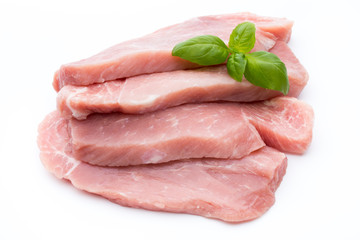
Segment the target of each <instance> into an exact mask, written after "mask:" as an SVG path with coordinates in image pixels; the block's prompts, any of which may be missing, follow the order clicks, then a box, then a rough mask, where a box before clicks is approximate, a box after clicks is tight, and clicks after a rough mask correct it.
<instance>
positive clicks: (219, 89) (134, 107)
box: [57, 41, 309, 120]
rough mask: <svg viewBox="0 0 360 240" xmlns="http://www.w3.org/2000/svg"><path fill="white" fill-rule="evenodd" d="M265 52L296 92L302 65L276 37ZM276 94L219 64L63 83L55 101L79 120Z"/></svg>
mask: <svg viewBox="0 0 360 240" xmlns="http://www.w3.org/2000/svg"><path fill="white" fill-rule="evenodd" d="M270 52H272V53H274V54H275V55H277V56H278V57H279V58H280V59H281V60H282V61H283V62H284V63H285V65H286V68H287V73H288V78H289V85H290V90H289V93H288V95H287V96H290V97H297V96H298V95H299V94H300V93H301V91H302V90H303V88H304V87H305V85H306V83H307V81H308V78H309V77H308V73H307V71H306V70H305V68H304V67H303V66H302V65H301V63H300V62H299V60H298V59H297V58H296V57H295V55H294V54H293V52H292V51H291V49H290V48H289V47H288V46H287V44H286V43H285V42H283V41H278V42H277V43H276V45H275V46H274V47H273V48H272V49H271V50H270ZM279 95H281V92H279V91H273V90H269V89H264V88H261V87H257V86H255V85H253V84H251V83H249V82H248V81H247V80H246V79H245V78H244V79H243V81H242V82H237V81H234V79H232V78H231V77H230V76H229V74H228V73H227V69H226V66H224V65H222V66H215V67H204V68H199V69H195V70H177V71H172V72H162V73H153V74H144V75H140V76H136V77H130V78H127V79H126V80H116V81H108V82H105V83H102V84H93V85H90V86H72V85H68V86H65V87H63V88H62V89H61V90H60V92H59V93H58V97H57V107H58V110H59V111H60V112H61V113H62V115H63V117H65V118H71V117H74V118H77V119H79V120H81V119H86V117H87V116H88V115H89V114H91V113H94V112H95V113H96V112H97V113H111V112H123V113H130V114H141V113H146V112H152V111H156V110H159V109H165V108H168V107H172V106H177V105H181V104H184V103H194V102H196V103H201V102H214V101H232V102H253V101H259V100H266V99H270V98H273V97H276V96H279Z"/></svg>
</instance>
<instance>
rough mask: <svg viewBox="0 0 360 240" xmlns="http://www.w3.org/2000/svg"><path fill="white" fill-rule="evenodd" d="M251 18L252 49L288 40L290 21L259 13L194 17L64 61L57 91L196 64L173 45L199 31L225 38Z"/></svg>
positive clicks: (269, 46)
mask: <svg viewBox="0 0 360 240" xmlns="http://www.w3.org/2000/svg"><path fill="white" fill-rule="evenodd" d="M244 21H250V22H254V23H255V24H256V27H257V31H256V43H255V47H254V50H257V51H258V50H269V49H270V48H271V47H273V46H274V44H275V42H276V40H283V41H288V40H289V38H290V35H291V28H292V24H293V22H292V21H289V20H287V19H284V18H271V17H261V16H257V15H254V14H251V13H237V14H227V15H216V16H205V17H197V18H193V19H191V20H188V21H186V22H183V23H180V24H176V25H173V26H169V27H166V28H163V29H160V30H158V31H156V32H154V33H152V34H149V35H146V36H144V37H141V38H137V39H133V40H130V41H126V42H123V43H120V44H118V45H115V46H113V47H110V48H108V49H106V50H104V51H102V52H100V53H98V54H96V55H94V56H92V57H90V58H87V59H83V60H81V61H78V62H73V63H69V64H65V65H63V66H61V67H60V70H59V71H58V72H56V74H55V77H54V82H53V86H54V88H55V90H57V91H59V90H60V89H61V88H62V87H63V86H65V85H89V84H93V83H102V82H105V81H108V80H115V79H119V78H124V77H131V76H136V75H140V74H144V73H154V72H165V71H173V70H179V69H189V68H195V67H199V66H198V65H197V64H194V63H191V62H189V61H186V60H183V59H181V58H179V57H173V56H171V50H172V48H173V47H174V46H175V45H176V44H177V43H180V42H182V41H185V40H187V39H189V38H192V37H195V36H199V35H206V34H211V35H216V36H218V37H220V38H221V39H223V40H224V41H225V43H227V42H228V39H229V36H230V33H231V32H232V30H233V29H234V28H235V27H236V26H237V25H238V24H239V23H241V22H244Z"/></svg>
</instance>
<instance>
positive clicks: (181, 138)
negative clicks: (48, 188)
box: [69, 97, 313, 166]
mask: <svg viewBox="0 0 360 240" xmlns="http://www.w3.org/2000/svg"><path fill="white" fill-rule="evenodd" d="M249 121H250V123H249ZM253 126H255V127H256V129H257V130H258V132H259V133H258V132H257V131H254V127H253ZM312 126H313V112H312V109H311V107H310V106H308V105H307V104H305V103H303V102H301V101H299V100H297V99H296V98H290V97H278V98H274V99H271V100H268V101H263V102H259V103H243V104H237V103H204V104H187V105H181V106H178V107H173V108H168V109H165V110H161V111H157V112H153V113H147V114H143V115H126V114H118V113H113V114H93V115H91V116H89V118H88V119H86V120H82V121H79V120H76V119H71V120H70V121H69V132H70V134H71V137H72V139H71V143H72V151H73V155H74V157H75V158H77V159H81V160H82V161H84V162H88V163H90V164H94V165H101V166H127V165H138V164H147V163H161V162H167V161H172V160H179V159H186V158H203V157H208V158H241V157H243V156H245V155H247V154H249V153H251V152H252V151H254V150H256V149H259V148H261V147H262V146H264V144H263V142H262V140H261V139H260V136H261V137H262V138H263V139H264V140H265V142H266V144H267V145H268V146H270V147H275V148H279V150H282V151H285V152H291V153H299V154H301V153H303V152H304V151H305V150H306V149H307V147H308V146H309V144H310V142H311V136H312ZM259 134H260V136H259Z"/></svg>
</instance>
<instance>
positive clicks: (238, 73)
mask: <svg viewBox="0 0 360 240" xmlns="http://www.w3.org/2000/svg"><path fill="white" fill-rule="evenodd" d="M245 66H246V59H245V55H244V54H243V53H234V54H231V55H230V57H229V58H228V61H227V63H226V67H227V70H228V73H229V75H230V76H231V77H232V78H233V79H235V80H236V81H238V82H241V81H242V78H243V75H244V72H245Z"/></svg>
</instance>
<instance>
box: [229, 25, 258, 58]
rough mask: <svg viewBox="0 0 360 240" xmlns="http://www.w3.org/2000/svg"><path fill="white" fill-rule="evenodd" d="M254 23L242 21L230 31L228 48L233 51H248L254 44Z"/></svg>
mask: <svg viewBox="0 0 360 240" xmlns="http://www.w3.org/2000/svg"><path fill="white" fill-rule="evenodd" d="M255 31H256V28H255V24H253V23H250V22H243V23H241V24H239V25H237V26H236V28H235V29H234V30H233V31H232V33H231V35H230V40H229V48H230V49H231V50H233V51H235V52H242V53H248V52H250V51H251V49H253V48H254V45H255V41H256V39H255Z"/></svg>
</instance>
